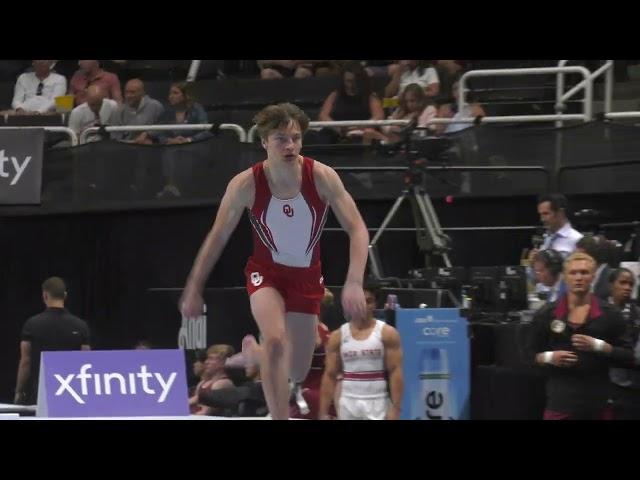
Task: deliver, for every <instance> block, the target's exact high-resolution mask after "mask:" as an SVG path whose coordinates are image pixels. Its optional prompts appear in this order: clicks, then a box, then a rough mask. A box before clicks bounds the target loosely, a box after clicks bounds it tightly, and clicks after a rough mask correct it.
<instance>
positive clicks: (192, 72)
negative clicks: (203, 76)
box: [187, 60, 202, 82]
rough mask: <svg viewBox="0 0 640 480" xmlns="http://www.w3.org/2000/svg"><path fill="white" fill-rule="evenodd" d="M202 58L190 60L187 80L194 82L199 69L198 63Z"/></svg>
mask: <svg viewBox="0 0 640 480" xmlns="http://www.w3.org/2000/svg"><path fill="white" fill-rule="evenodd" d="M201 63H202V60H191V65H190V66H189V72H188V73H187V82H195V81H196V78H198V70H200V64H201Z"/></svg>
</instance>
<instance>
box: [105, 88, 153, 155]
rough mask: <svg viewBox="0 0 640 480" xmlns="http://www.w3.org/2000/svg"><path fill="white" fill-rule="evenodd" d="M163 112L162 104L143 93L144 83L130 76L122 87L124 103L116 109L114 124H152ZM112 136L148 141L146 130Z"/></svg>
mask: <svg viewBox="0 0 640 480" xmlns="http://www.w3.org/2000/svg"><path fill="white" fill-rule="evenodd" d="M162 112H164V107H163V106H162V104H161V103H160V102H159V101H158V100H156V99H154V98H151V97H150V96H149V95H147V94H146V93H145V90H144V83H143V82H142V80H140V79H138V78H132V79H131V80H129V81H128V82H127V83H126V85H125V87H124V103H123V104H122V105H120V107H119V108H118V110H117V111H116V114H115V118H114V125H153V124H155V123H157V122H158V119H159V118H160V116H161V115H162ZM111 136H112V138H115V139H117V140H122V141H126V142H132V143H139V144H142V143H148V142H146V139H147V138H148V137H147V135H146V132H122V133H121V134H115V133H114V134H112V135H111Z"/></svg>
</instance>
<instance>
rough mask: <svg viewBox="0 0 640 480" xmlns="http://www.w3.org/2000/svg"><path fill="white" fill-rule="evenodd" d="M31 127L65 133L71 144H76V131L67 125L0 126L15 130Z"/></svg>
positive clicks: (4, 128)
mask: <svg viewBox="0 0 640 480" xmlns="http://www.w3.org/2000/svg"><path fill="white" fill-rule="evenodd" d="M23 128H25V129H29V128H31V129H33V128H41V129H42V130H45V131H47V132H54V133H66V134H67V135H68V137H69V140H71V146H73V147H75V146H76V145H78V135H76V132H74V131H73V130H71V129H70V128H69V127H48V126H44V127H38V126H29V127H0V130H16V129H19V130H21V129H23Z"/></svg>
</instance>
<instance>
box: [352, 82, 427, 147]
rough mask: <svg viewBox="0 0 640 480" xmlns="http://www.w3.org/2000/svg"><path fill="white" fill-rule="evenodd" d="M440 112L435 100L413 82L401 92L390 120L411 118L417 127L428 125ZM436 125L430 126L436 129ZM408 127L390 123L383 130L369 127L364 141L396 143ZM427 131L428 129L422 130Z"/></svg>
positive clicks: (365, 132)
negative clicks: (397, 104)
mask: <svg viewBox="0 0 640 480" xmlns="http://www.w3.org/2000/svg"><path fill="white" fill-rule="evenodd" d="M437 114H438V112H437V110H436V107H435V106H434V104H433V101H432V100H431V99H430V98H429V97H428V96H427V94H426V93H425V91H424V88H422V87H421V86H420V85H418V84H417V83H412V84H411V85H408V86H407V88H405V89H404V90H403V91H402V93H401V94H400V99H399V106H398V108H396V110H395V111H394V112H393V113H392V114H391V115H390V116H389V120H410V121H412V122H415V124H416V127H426V126H427V122H428V121H429V120H431V119H432V118H435V117H436V115H437ZM434 127H435V126H431V127H429V128H430V129H434ZM406 128H407V127H403V126H397V125H389V126H384V127H382V131H378V130H376V129H373V128H367V129H365V131H364V137H363V142H364V143H371V141H372V140H379V141H381V142H385V143H394V142H398V141H400V140H401V136H400V132H401V131H402V130H403V129H406ZM422 132H423V133H426V130H423V131H422Z"/></svg>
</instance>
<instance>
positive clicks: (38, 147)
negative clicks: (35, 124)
mask: <svg viewBox="0 0 640 480" xmlns="http://www.w3.org/2000/svg"><path fill="white" fill-rule="evenodd" d="M44 133H45V132H44V130H43V129H39V128H38V129H35V128H29V129H18V128H15V129H6V130H0V205H30V204H39V203H40V187H41V184H42V149H43V144H44Z"/></svg>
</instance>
